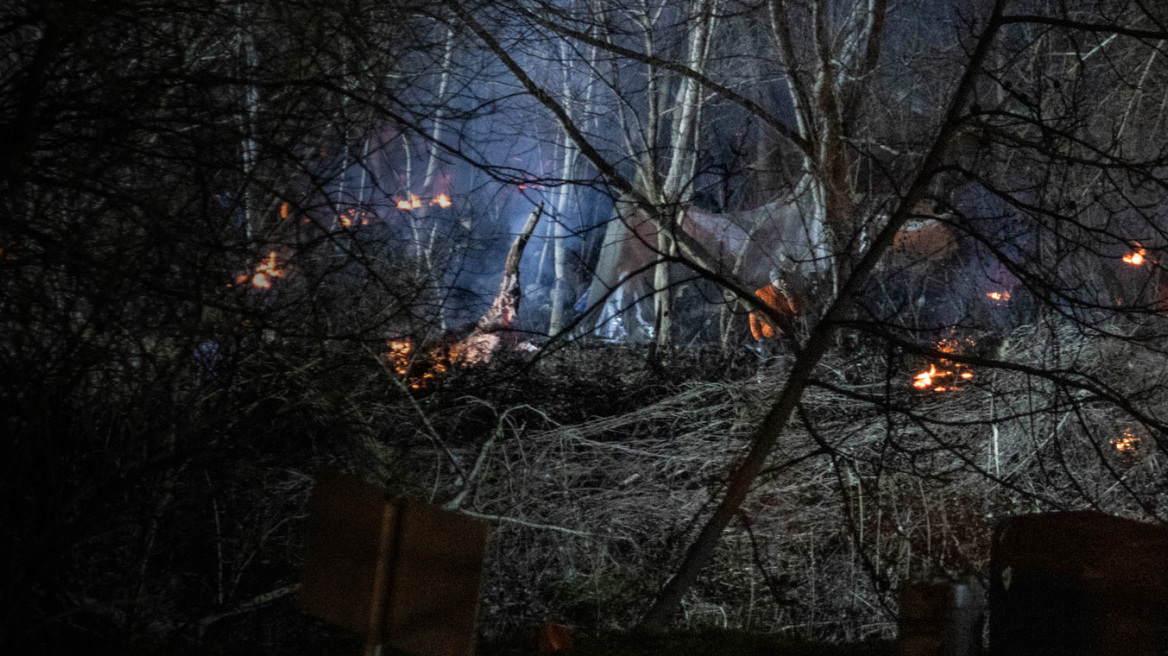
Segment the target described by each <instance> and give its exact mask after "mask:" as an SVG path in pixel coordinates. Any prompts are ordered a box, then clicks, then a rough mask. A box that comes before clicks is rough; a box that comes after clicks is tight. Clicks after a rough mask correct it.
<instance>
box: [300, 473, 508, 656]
mask: <svg viewBox="0 0 1168 656" xmlns="http://www.w3.org/2000/svg"><path fill="white" fill-rule="evenodd" d="M486 539H487V527H486V524H484V523H483V522H480V521H478V520H475V519H471V518H469V517H467V516H465V515H461V514H459V513H455V512H450V511H446V510H442V509H440V508H437V507H435V506H432V505H429V504H425V503H421V502H416V501H390V500H389V499H388V498H387V496H386V494H385V491H384V490H382V489H380V488H378V487H375V486H372V485H369V484H367V483H365V482H363V481H361V480H360V479H358V478H356V477H354V476H348V475H343V474H336V473H330V474H326V475H325V476H322V477H321V478H320V480H319V481H318V483H317V486H316V491H315V492H314V495H313V501H312V516H311V519H310V520H309V534H308V564H307V566H306V567H305V572H304V586H303V588H302V589H301V596H300V604H301V606H302V607H303V608H304V610H305V611H307V612H309V613H311V614H313V615H317V616H319V617H321V618H323V619H325V620H327V621H329V622H332V623H334V624H338V625H340V626H342V627H345V628H347V629H350V630H352V631H356V632H358V633H362V634H364V635H365V636H367V638H368V641H367V643H366V645H367V647H366V652H367V653H369V652H371V651H372V647H373V646H375V645H377V644H380V643H381V642H382V641H383V640H384V641H386V642H388V643H389V644H391V645H393V646H394V647H397V648H399V649H403V650H405V651H408V652H410V653H414V654H418V655H419V656H464V655H465V656H471V655H473V654H474V628H475V627H474V624H475V613H476V610H477V608H478V592H479V579H480V576H481V572H482V563H483V552H484V549H485V547H486Z"/></svg>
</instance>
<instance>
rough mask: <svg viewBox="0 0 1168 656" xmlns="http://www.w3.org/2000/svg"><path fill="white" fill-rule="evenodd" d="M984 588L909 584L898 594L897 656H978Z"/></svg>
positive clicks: (964, 584)
mask: <svg viewBox="0 0 1168 656" xmlns="http://www.w3.org/2000/svg"><path fill="white" fill-rule="evenodd" d="M984 618H985V588H984V587H983V586H982V585H981V584H980V583H978V582H977V581H973V580H967V581H962V582H959V583H949V582H939V583H909V584H907V585H905V587H904V591H903V592H902V593H901V604H900V640H899V642H900V656H980V655H981V654H982V653H983V651H984V650H983V649H982V629H983V628H984Z"/></svg>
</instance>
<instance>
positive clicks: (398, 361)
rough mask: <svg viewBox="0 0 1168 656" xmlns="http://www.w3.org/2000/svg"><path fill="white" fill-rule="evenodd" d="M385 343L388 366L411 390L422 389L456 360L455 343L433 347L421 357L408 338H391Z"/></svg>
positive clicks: (447, 369)
mask: <svg viewBox="0 0 1168 656" xmlns="http://www.w3.org/2000/svg"><path fill="white" fill-rule="evenodd" d="M386 345H387V346H388V347H389V350H388V351H387V352H386V353H385V359H386V360H388V361H389V366H391V367H393V371H394V373H396V374H397V375H398V376H401V377H402V378H403V379H404V382H405V383H406V384H408V385H409V387H410V389H412V390H420V389H423V388H424V387H426V386H427V385H428V384H429V383H431V382H432V381H434V380H437V378H438V376H441V375H442V374H445V373H446V372H447V371H449V370H450V364H451V363H453V362H457V361H458V356H457V349H456V347H457V345H451V346H450V347H449V348H448V349H443V348H441V347H437V348H433V349H430V351H428V352H427V353H425V354H424V356H421V357H419V356H418V355H417V354H416V353H415V350H414V345H413V342H411V341H410V340H408V339H395V340H391V341H389V342H387V343H386Z"/></svg>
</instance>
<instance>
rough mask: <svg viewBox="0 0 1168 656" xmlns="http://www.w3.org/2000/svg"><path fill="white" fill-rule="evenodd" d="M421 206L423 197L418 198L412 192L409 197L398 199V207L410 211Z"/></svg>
mask: <svg viewBox="0 0 1168 656" xmlns="http://www.w3.org/2000/svg"><path fill="white" fill-rule="evenodd" d="M421 206H422V199H421V198H418V197H417V196H415V195H414V194H410V197H409V198H408V199H405V198H399V199H398V200H397V208H398V209H399V210H405V211H407V212H408V211H410V210H416V209H418V208H420V207H421Z"/></svg>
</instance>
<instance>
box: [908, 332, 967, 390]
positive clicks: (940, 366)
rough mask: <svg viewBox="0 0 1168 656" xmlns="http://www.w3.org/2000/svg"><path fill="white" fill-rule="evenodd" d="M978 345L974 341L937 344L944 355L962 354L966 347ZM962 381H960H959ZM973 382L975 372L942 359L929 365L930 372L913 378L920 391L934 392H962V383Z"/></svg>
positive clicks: (942, 341)
mask: <svg viewBox="0 0 1168 656" xmlns="http://www.w3.org/2000/svg"><path fill="white" fill-rule="evenodd" d="M974 344H976V342H974V341H973V340H972V339H969V338H966V339H964V340H958V339H952V338H949V339H942V340H941V341H939V342H937V350H938V351H940V352H942V353H953V354H960V353H961V352H962V350H963V349H964V347H965V346H973V345H974ZM958 379H960V380H958ZM969 380H973V372H972V371H970V370H969V369H967V368H966V367H965V365H964V364H961V363H960V362H952V361H950V360H946V359H944V358H942V359H941V360H940V361H939V362H936V363H933V364H930V365H929V370H928V371H922V372H920V373H918V374H917V375H915V376H913V383H912V386H913V387H915V388H917V389H919V390H931V391H933V392H961V391H964V390H965V388H964V387H962V381H969Z"/></svg>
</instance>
